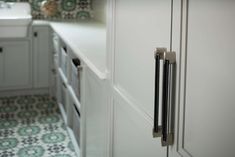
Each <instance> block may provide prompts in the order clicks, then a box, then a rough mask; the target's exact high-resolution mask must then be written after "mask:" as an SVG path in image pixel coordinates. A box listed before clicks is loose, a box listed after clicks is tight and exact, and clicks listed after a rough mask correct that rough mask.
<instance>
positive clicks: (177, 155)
mask: <svg viewBox="0 0 235 157" xmlns="http://www.w3.org/2000/svg"><path fill="white" fill-rule="evenodd" d="M171 2H172V4H171ZM234 6H235V1H231V0H224V1H219V0H218V1H212V0H204V1H200V0H190V1H189V0H183V1H181V0H174V1H168V0H167V1H165V0H162V1H161V0H155V1H152V0H148V1H141V0H137V1H134V0H115V2H114V4H113V10H114V11H113V13H114V16H113V23H114V27H113V29H114V31H113V32H114V33H113V36H114V37H113V39H114V40H113V41H114V43H113V44H114V46H113V48H112V50H113V52H114V53H113V54H112V55H110V56H111V57H110V58H111V60H112V61H113V64H111V71H112V75H111V77H112V80H111V84H112V89H113V102H114V103H113V107H112V113H113V117H112V118H113V130H112V135H113V136H112V143H113V145H112V149H113V150H112V156H113V157H138V156H148V157H152V156H154V157H155V156H159V157H164V156H168V157H221V156H226V157H231V156H235V152H234V143H235V138H234V136H233V134H234V132H235V125H234V124H233V120H234V119H235V114H234V112H235V105H234V102H235V97H234V93H235V83H234V80H235V74H234V72H233V71H234V67H235V62H234V58H235V53H234V50H235V46H234V41H235V31H234V28H235V20H234V17H235V10H234ZM156 47H165V48H167V49H168V51H175V52H176V71H175V74H176V75H175V82H174V84H173V86H172V87H175V90H173V94H174V96H173V97H171V98H172V99H169V100H170V102H172V104H173V106H172V107H173V108H171V109H173V110H172V111H173V112H172V113H171V112H168V121H167V122H168V125H169V122H170V123H174V125H171V126H173V127H172V128H173V132H174V140H173V144H172V145H170V146H168V149H166V148H167V147H162V146H161V142H160V139H161V138H153V137H152V126H153V121H154V98H155V96H154V84H155V83H154V82H155V66H154V63H155V61H154V53H153V52H154V49H155V48H156ZM160 72H162V71H161V69H160ZM160 79H161V78H160ZM160 83H163V82H161V81H160ZM173 89H174V88H173ZM160 93H161V91H160ZM159 99H162V97H161V96H159ZM161 101H163V99H162V100H160V102H161ZM160 111H161V110H160ZM160 114H161V112H160ZM161 122H162V121H160V123H159V124H160V125H161ZM168 127H169V126H168Z"/></svg>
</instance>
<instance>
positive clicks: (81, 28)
mask: <svg viewBox="0 0 235 157" xmlns="http://www.w3.org/2000/svg"><path fill="white" fill-rule="evenodd" d="M48 24H49V25H50V26H51V27H52V29H53V30H54V31H55V32H56V33H57V34H58V35H59V36H60V37H61V39H62V40H63V41H64V42H65V43H66V45H67V46H68V47H70V49H72V51H73V52H74V54H75V55H76V56H77V57H78V58H79V59H81V60H82V61H83V62H84V63H85V64H86V65H87V66H88V68H90V69H91V70H92V71H93V72H94V73H95V74H96V75H97V76H98V77H99V78H100V79H105V78H106V28H105V24H102V23H99V22H95V21H82V22H54V21H39V20H35V21H34V22H33V25H48Z"/></svg>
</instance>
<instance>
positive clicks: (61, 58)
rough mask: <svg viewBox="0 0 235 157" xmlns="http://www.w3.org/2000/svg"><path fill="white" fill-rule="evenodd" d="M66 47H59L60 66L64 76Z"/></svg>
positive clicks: (65, 73) (65, 71)
mask: <svg viewBox="0 0 235 157" xmlns="http://www.w3.org/2000/svg"><path fill="white" fill-rule="evenodd" d="M67 57H68V55H67V49H66V48H65V47H63V48H61V53H60V67H61V69H62V71H63V73H64V75H65V76H67Z"/></svg>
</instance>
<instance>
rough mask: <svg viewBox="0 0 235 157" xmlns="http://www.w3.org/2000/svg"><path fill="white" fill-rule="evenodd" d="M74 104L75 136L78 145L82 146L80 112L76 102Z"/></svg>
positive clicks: (73, 128) (73, 125)
mask: <svg viewBox="0 0 235 157" xmlns="http://www.w3.org/2000/svg"><path fill="white" fill-rule="evenodd" d="M72 105H73V115H72V116H73V117H72V118H73V120H72V121H73V124H72V130H73V134H74V137H75V138H76V141H77V144H78V146H80V112H79V110H78V108H77V106H76V105H75V104H72Z"/></svg>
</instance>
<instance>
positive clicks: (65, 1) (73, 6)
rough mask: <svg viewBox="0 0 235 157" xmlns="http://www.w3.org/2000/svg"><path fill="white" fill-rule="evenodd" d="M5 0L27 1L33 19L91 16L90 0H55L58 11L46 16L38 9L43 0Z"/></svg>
mask: <svg viewBox="0 0 235 157" xmlns="http://www.w3.org/2000/svg"><path fill="white" fill-rule="evenodd" d="M5 1H7V2H29V3H30V4H31V8H32V16H33V18H34V19H52V20H53V19H89V18H91V17H92V9H91V0H55V1H56V2H57V4H58V13H57V14H56V15H54V16H52V17H47V16H46V15H44V14H43V13H42V12H41V10H40V5H41V2H42V1H44V0H5Z"/></svg>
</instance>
